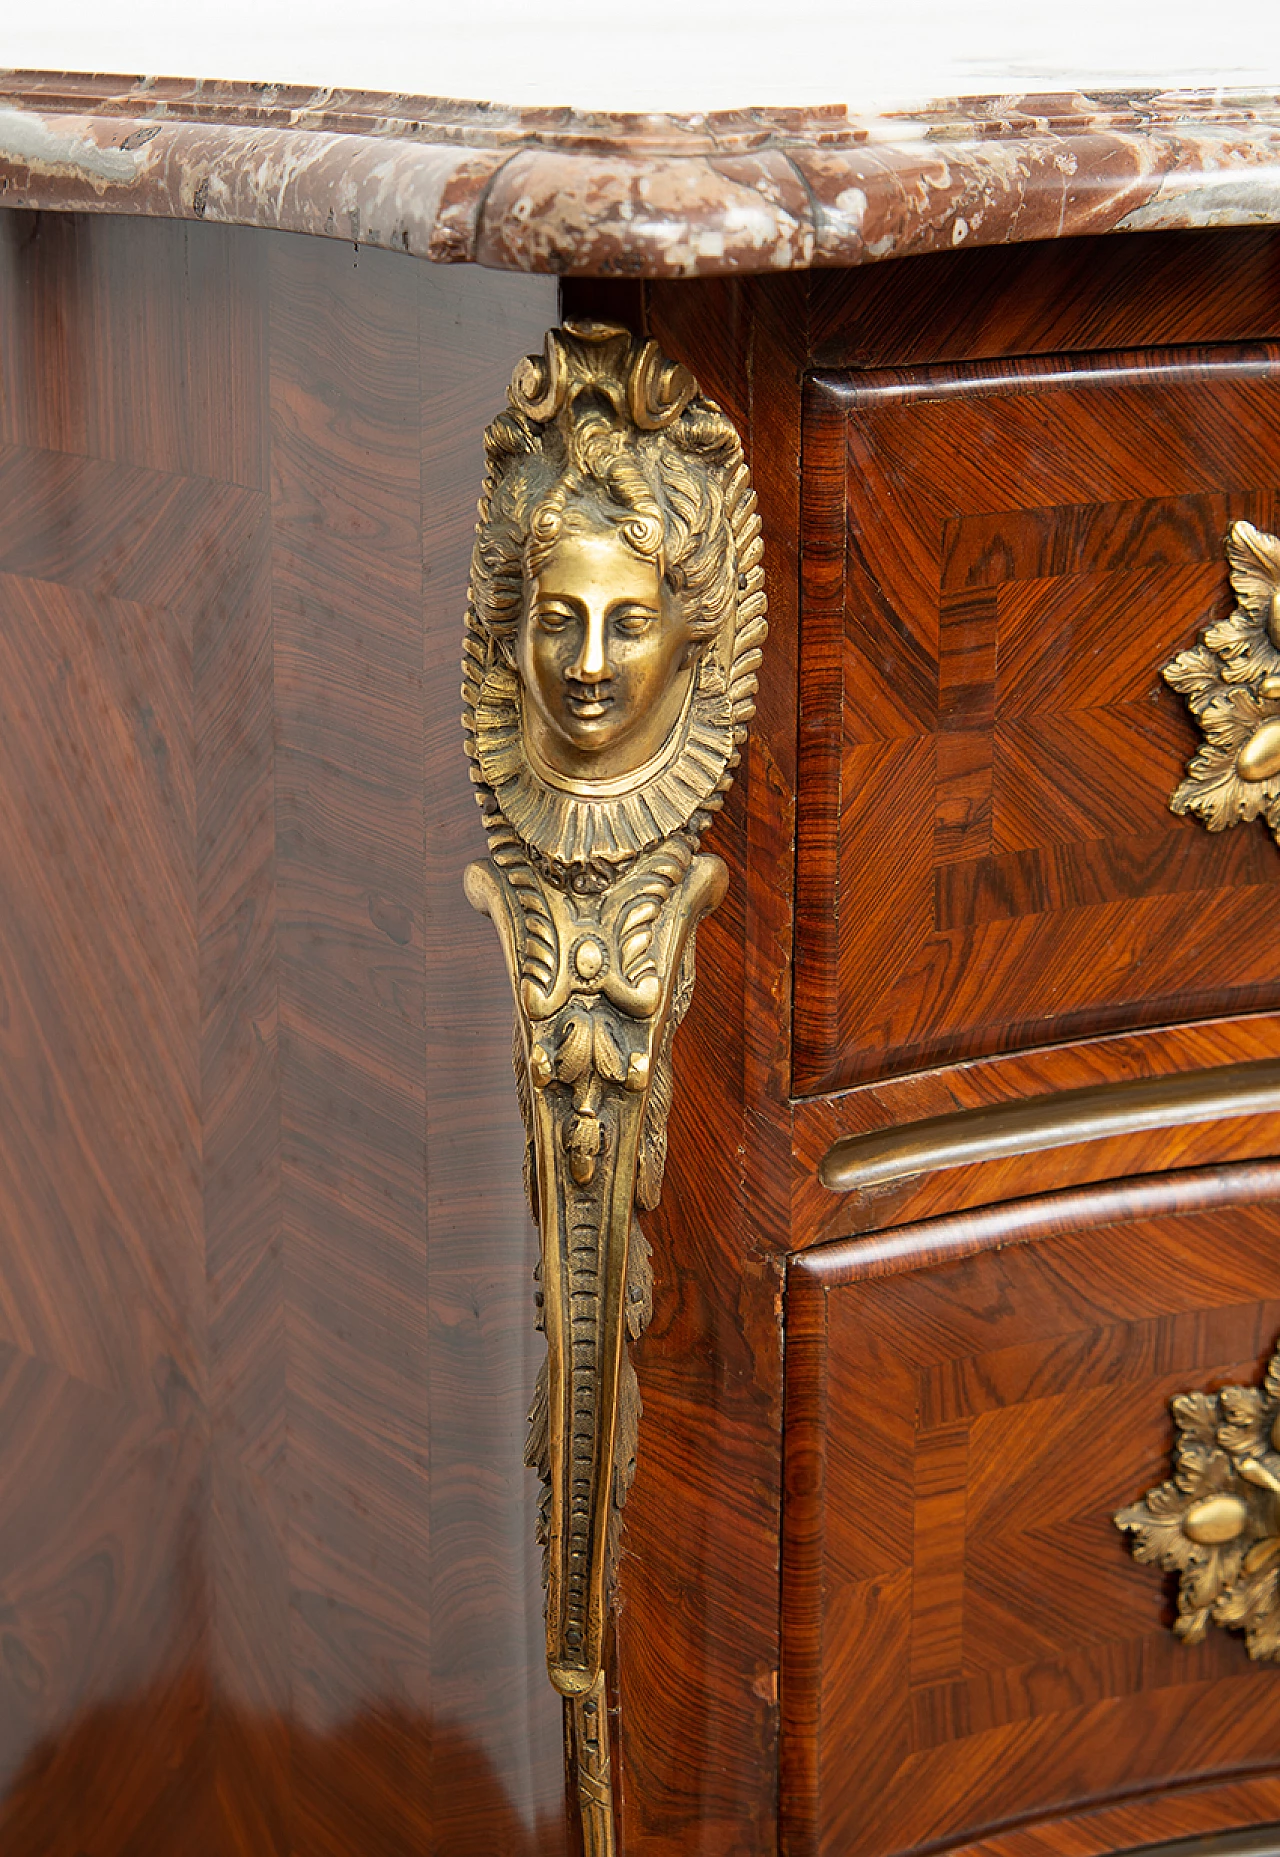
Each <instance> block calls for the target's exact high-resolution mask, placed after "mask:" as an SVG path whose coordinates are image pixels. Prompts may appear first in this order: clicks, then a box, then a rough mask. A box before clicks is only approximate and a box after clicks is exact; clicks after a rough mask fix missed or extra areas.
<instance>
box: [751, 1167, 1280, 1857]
mask: <svg viewBox="0 0 1280 1857" xmlns="http://www.w3.org/2000/svg"><path fill="white" fill-rule="evenodd" d="M1277 1195H1280V1165H1277V1164H1276V1163H1259V1164H1256V1165H1251V1166H1244V1167H1239V1168H1235V1169H1224V1170H1209V1169H1206V1170H1204V1171H1203V1172H1199V1173H1194V1172H1193V1173H1184V1174H1180V1175H1173V1176H1169V1177H1167V1178H1165V1179H1163V1180H1153V1181H1150V1182H1143V1183H1130V1184H1129V1185H1128V1186H1124V1185H1121V1186H1116V1185H1111V1186H1096V1187H1090V1188H1085V1189H1082V1190H1080V1191H1077V1192H1074V1193H1070V1194H1056V1195H1049V1196H1045V1197H1043V1198H1041V1199H1038V1200H1034V1201H1026V1202H1022V1203H1021V1205H1020V1206H1009V1205H1006V1206H1004V1207H1001V1208H996V1209H993V1210H991V1211H987V1212H983V1213H979V1214H972V1215H967V1216H961V1217H958V1218H953V1219H944V1220H937V1221H933V1222H931V1223H930V1224H928V1225H921V1226H916V1227H909V1228H904V1230H903V1231H901V1232H899V1233H896V1234H894V1235H893V1237H892V1241H891V1242H890V1241H886V1240H883V1239H881V1240H877V1239H874V1238H871V1239H864V1240H859V1241H856V1242H853V1243H846V1244H842V1245H833V1246H827V1247H820V1248H818V1249H817V1250H815V1251H812V1252H809V1253H806V1254H805V1256H804V1257H803V1258H801V1259H798V1260H797V1261H796V1262H795V1263H794V1264H793V1267H792V1271H791V1279H790V1289H789V1294H788V1309H787V1336H788V1342H787V1490H788V1496H787V1525H786V1526H787V1545H786V1555H785V1577H784V1624H783V1638H784V1656H783V1698H784V1709H785V1712H786V1746H785V1773H786V1781H785V1785H784V1806H785V1819H786V1824H787V1827H788V1830H787V1842H786V1843H785V1845H784V1848H786V1849H787V1850H788V1851H789V1852H790V1853H791V1854H792V1857H837V1854H840V1857H843V1853H846V1852H848V1851H850V1850H854V1849H856V1850H857V1851H858V1852H859V1853H860V1857H895V1854H896V1853H900V1852H906V1851H911V1850H917V1849H921V1848H925V1849H930V1848H937V1847H951V1846H957V1845H963V1844H966V1843H968V1842H972V1841H977V1840H979V1839H981V1838H983V1837H984V1836H986V1835H989V1834H991V1833H993V1832H994V1831H995V1830H997V1829H998V1828H1000V1827H1002V1826H1008V1825H1009V1824H1011V1823H1017V1822H1019V1821H1025V1820H1028V1819H1046V1818H1048V1819H1052V1818H1058V1817H1066V1816H1072V1815H1078V1814H1080V1813H1082V1812H1087V1811H1088V1810H1089V1809H1090V1808H1100V1807H1101V1806H1102V1805H1103V1804H1106V1803H1108V1802H1113V1801H1115V1800H1117V1799H1120V1798H1126V1799H1128V1800H1130V1801H1136V1802H1138V1803H1139V1804H1142V1802H1146V1804H1144V1805H1143V1810H1142V1812H1139V1813H1138V1814H1137V1816H1136V1817H1134V1818H1132V1822H1131V1823H1130V1824H1129V1828H1128V1830H1127V1831H1126V1832H1124V1834H1123V1835H1121V1834H1119V1833H1117V1838H1118V1840H1119V1846H1120V1848H1124V1846H1125V1844H1126V1843H1128V1844H1142V1843H1146V1842H1151V1841H1155V1840H1157V1839H1159V1838H1160V1837H1164V1836H1170V1835H1176V1833H1177V1832H1178V1829H1179V1824H1178V1823H1174V1824H1173V1825H1172V1826H1170V1825H1169V1824H1168V1823H1167V1822H1166V1819H1163V1818H1161V1816H1160V1812H1159V1809H1158V1808H1159V1802H1160V1799H1161V1796H1162V1795H1164V1794H1166V1793H1167V1791H1168V1789H1169V1788H1170V1787H1172V1786H1188V1785H1194V1786H1208V1785H1209V1783H1210V1782H1213V1783H1214V1784H1219V1785H1225V1783H1226V1782H1232V1786H1231V1787H1229V1788H1228V1789H1227V1791H1226V1792H1224V1793H1223V1796H1222V1800H1220V1802H1219V1804H1218V1806H1217V1807H1215V1808H1214V1809H1213V1810H1212V1811H1210V1812H1209V1816H1208V1818H1207V1819H1204V1820H1203V1821H1201V1820H1196V1819H1194V1818H1187V1817H1186V1816H1185V1814H1184V1816H1183V1817H1182V1819H1181V1821H1180V1823H1181V1829H1182V1830H1183V1831H1185V1830H1187V1829H1190V1828H1192V1827H1193V1826H1194V1827H1195V1828H1197V1829H1203V1830H1206V1831H1208V1830H1214V1829H1217V1828H1219V1827H1221V1826H1224V1825H1225V1826H1230V1825H1232V1824H1239V1823H1244V1822H1248V1821H1249V1819H1250V1817H1251V1816H1256V1815H1257V1814H1256V1813H1255V1811H1254V1808H1253V1805H1252V1804H1251V1803H1250V1800H1249V1798H1247V1797H1245V1794H1244V1793H1242V1792H1241V1791H1240V1787H1241V1786H1244V1787H1245V1790H1246V1792H1247V1790H1248V1786H1250V1785H1252V1784H1253V1782H1254V1779H1255V1778H1256V1776H1258V1775H1260V1774H1263V1773H1265V1772H1267V1771H1268V1770H1269V1771H1270V1772H1271V1773H1272V1775H1273V1776H1274V1775H1275V1773H1276V1770H1277V1766H1278V1765H1280V1761H1278V1756H1277V1750H1278V1749H1280V1739H1278V1736H1277V1724H1278V1723H1280V1670H1277V1669H1276V1667H1275V1666H1274V1665H1273V1664H1267V1663H1263V1662H1258V1663H1253V1662H1250V1660H1249V1657H1248V1654H1247V1651H1246V1647H1245V1644H1244V1642H1243V1640H1242V1638H1241V1637H1240V1635H1239V1634H1238V1633H1236V1632H1229V1631H1226V1630H1221V1629H1217V1628H1213V1629H1211V1630H1210V1631H1209V1632H1208V1633H1207V1635H1206V1637H1205V1639H1204V1641H1203V1642H1202V1643H1200V1644H1193V1645H1188V1644H1183V1643H1181V1642H1180V1641H1179V1640H1178V1639H1177V1638H1176V1637H1175V1636H1174V1634H1173V1632H1172V1631H1171V1630H1170V1629H1169V1625H1170V1621H1171V1618H1172V1609H1171V1603H1170V1590H1171V1582H1170V1581H1169V1580H1167V1579H1164V1578H1162V1576H1161V1575H1160V1573H1159V1571H1158V1569H1156V1568H1154V1567H1151V1566H1141V1565H1138V1564H1136V1563H1135V1561H1134V1560H1133V1559H1132V1558H1131V1556H1130V1553H1129V1550H1128V1548H1127V1547H1126V1545H1125V1541H1124V1539H1123V1538H1122V1537H1121V1535H1120V1533H1119V1531H1118V1530H1117V1529H1116V1527H1115V1525H1114V1523H1113V1521H1112V1516H1113V1514H1114V1512H1115V1511H1116V1510H1118V1509H1120V1508H1121V1507H1123V1506H1124V1505H1127V1504H1132V1503H1135V1502H1137V1501H1138V1500H1139V1499H1140V1498H1141V1496H1142V1495H1143V1493H1144V1492H1145V1491H1147V1490H1148V1489H1150V1488H1151V1487H1152V1486H1153V1485H1155V1484H1158V1483H1159V1482H1161V1481H1162V1480H1163V1479H1164V1478H1165V1477H1166V1476H1168V1475H1169V1474H1170V1470H1171V1459H1170V1451H1171V1445H1172V1441H1173V1435H1174V1431H1173V1425H1172V1422H1171V1419H1170V1414H1169V1401H1170V1399H1171V1398H1172V1397H1173V1396H1174V1395H1176V1394H1180V1393H1185V1392H1189V1391H1212V1390H1215V1389H1217V1388H1219V1387H1222V1386H1225V1385H1232V1384H1238V1385H1244V1386H1252V1385H1257V1384H1258V1383H1259V1382H1260V1381H1261V1378H1262V1372H1263V1369H1264V1367H1265V1364H1266V1361H1267V1359H1268V1357H1269V1355H1270V1353H1271V1349H1272V1347H1273V1345H1274V1343H1275V1341H1276V1337H1277V1334H1280V1251H1278V1249H1277V1245H1276V1237H1277V1232H1278V1231H1280V1204H1278V1203H1277ZM1180 1796H1182V1797H1184V1798H1185V1794H1184V1795H1180ZM1206 1798H1207V1795H1206ZM1267 1798H1268V1800H1269V1804H1266V1805H1264V1806H1263V1807H1262V1808H1260V1809H1262V1810H1264V1811H1265V1812H1269V1813H1271V1814H1273V1815H1274V1812H1275V1809H1276V1805H1277V1795H1276V1790H1275V1786H1274V1783H1272V1784H1271V1786H1270V1791H1269V1793H1268V1794H1267ZM1149 1808H1150V1809H1149ZM1206 1809H1208V1808H1207V1807H1206ZM1144 1813H1147V1816H1144V1815H1143V1814H1144ZM1104 1842H1105V1841H1104ZM1064 1848H1065V1847H1064ZM1081 1848H1083V1847H1081Z"/></svg>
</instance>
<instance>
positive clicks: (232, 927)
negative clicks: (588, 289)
mask: <svg viewBox="0 0 1280 1857" xmlns="http://www.w3.org/2000/svg"><path fill="white" fill-rule="evenodd" d="M0 241H2V242H0V486H2V494H0V663H2V667H3V675H2V677H0V712H2V713H0V795H2V800H0V921H2V922H3V936H2V937H0V1104H2V1106H3V1107H2V1113H0V1399H2V1400H3V1401H4V1404H5V1411H6V1423H5V1425H4V1427H3V1444H2V1445H0V1458H2V1459H3V1461H2V1462H0V1487H3V1490H4V1496H5V1501H4V1506H3V1519H2V1520H0V1650H2V1651H3V1655H2V1656H0V1774H2V1775H3V1782H2V1785H0V1794H2V1799H0V1842H2V1843H3V1847H4V1850H5V1852H6V1854H8V1853H13V1857H82V1853H88V1852H92V1853H93V1857H115V1854H117V1853H118V1854H119V1857H151V1854H152V1853H154V1854H155V1857H203V1853H205V1852H207V1853H209V1857H229V1854H230V1853H232V1852H243V1853H246V1857H248V1854H250V1853H251V1854H252V1857H292V1854H295V1853H296V1854H298V1857H300V1854H301V1853H304V1852H305V1853H306V1854H307V1857H356V1853H360V1854H361V1857H363V1854H364V1853H367V1852H374V1851H376V1852H377V1853H378V1854H379V1857H383V1853H385V1854H386V1857H410V1854H411V1853H412V1857H421V1853H423V1852H425V1851H428V1850H429V1851H431V1852H432V1853H433V1857H436V1854H439V1857H445V1854H446V1853H457V1857H464V1854H465V1857H473V1854H474V1853H476V1852H478V1851H485V1852H493V1853H495V1857H508V1854H509V1857H563V1854H564V1853H565V1851H566V1849H567V1844H566V1838H567V1831H566V1824H565V1815H564V1803H563V1784H562V1777H561V1751H560V1747H561V1730H560V1720H559V1707H558V1704H557V1702H556V1699H555V1698H554V1696H553V1695H552V1694H551V1692H550V1690H549V1689H548V1688H547V1686H546V1685H545V1682H544V1680H543V1676H542V1668H541V1663H542V1660H541V1645H540V1637H541V1632H540V1628H539V1618H538V1605H539V1601H538V1570H537V1565H536V1561H537V1550H536V1546H535V1544H534V1542H533V1539H532V1529H531V1510H532V1490H531V1488H530V1486H529V1485H530V1481H531V1480H530V1479H529V1478H528V1476H527V1473H526V1472H525V1471H524V1470H523V1468H522V1464H521V1456H522V1447H523V1420H524V1409H525V1406H526V1404H527V1400H528V1395H529V1389H530V1387H531V1385H532V1381H533V1375H534V1372H535V1370H536V1356H535V1349H536V1346H537V1342H536V1337H535V1336H534V1334H533V1330H532V1296H531V1284H530V1272H531V1269H532V1263H533V1256H534V1245H533V1238H532V1233H531V1230H530V1226H529V1221H528V1217H527V1213H526V1210H525V1207H524V1205H523V1201H522V1190H521V1178H520V1155H521V1150H522V1141H521V1137H520V1133H519V1128H518V1115H517V1111H516V1108H515V1103H514V1098H513V1096H512V1094H511V1090H510V1002H509V997H508V995H507V988H506V982H505V978H504V977H503V975H502V971H501V962H500V960H497V959H490V958H489V957H490V955H492V954H494V953H495V952H496V951H495V950H491V949H490V948H488V947H487V946H486V945H485V943H484V941H483V939H482V937H481V936H480V934H479V933H478V932H477V930H476V928H475V926H474V918H473V917H472V916H471V913H470V911H469V910H467V908H466V905H465V902H464V900H463V897H462V892H461V884H460V877H461V870H462V866H463V864H464V863H465V862H466V860H467V859H468V857H470V856H472V855H474V852H475V849H476V845H477V837H478V834H477V832H476V821H475V806H474V801H473V799H472V796H471V791H470V784H469V782H468V780H467V778H466V771H465V763H464V760H463V756H462V754H461V745H460V741H459V739H458V736H457V726H456V712H457V683H458V673H457V663H456V659H457V639H458V634H459V627H460V618H461V611H462V602H463V597H464V592H465V583H466V569H467V562H468V557H469V551H470V535H471V528H472V523H473V521H474V497H475V485H476V483H477V482H478V481H479V474H480V468H481V457H480V434H481V432H482V429H483V425H484V422H485V420H486V419H487V418H488V417H489V416H490V414H491V412H492V410H493V409H494V407H495V406H497V405H499V404H501V401H502V396H503V393H504V391H505V384H506V380H507V377H508V375H509V372H510V367H511V362H512V358H513V355H518V354H519V353H521V352H523V351H524V350H525V349H526V348H531V347H534V346H536V345H537V343H538V342H539V341H540V338H541V333H542V330H543V328H544V327H545V326H546V324H547V323H549V322H551V321H554V320H555V313H556V310H555V294H554V287H553V286H552V285H551V284H549V283H545V282H541V281H538V280H519V281H517V280H503V281H502V282H501V283H499V282H498V280H493V279H490V278H488V277H486V276H485V275H484V274H482V273H476V272H470V273H450V274H441V273H435V272H429V271H428V270H426V269H425V268H423V267H420V266H417V265H415V264H413V263H411V262H410V261H409V260H407V259H403V260H398V259H395V258H392V257H390V256H387V255H385V254H369V253H366V252H363V251H355V250H353V249H352V248H349V247H342V246H339V245H333V244H329V243H327V242H315V243H312V242H310V241H306V240H302V239H294V238H290V237H287V236H283V235H261V234H255V233H248V232H231V231H228V230H225V229H218V228H215V227H207V226H206V227H199V228H191V229H188V228H184V227H180V226H175V225H165V224H154V223H146V222H129V221H109V220H99V221H97V222H91V221H86V220H79V219H76V218H73V217H65V216H60V215H55V216H50V217H42V216H29V215H0Z"/></svg>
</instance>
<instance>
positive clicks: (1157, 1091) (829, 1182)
mask: <svg viewBox="0 0 1280 1857" xmlns="http://www.w3.org/2000/svg"><path fill="white" fill-rule="evenodd" d="M1277 1113H1280V1058H1258V1059H1255V1060H1254V1061H1253V1062H1251V1063H1248V1064H1225V1065H1222V1066H1220V1067H1219V1068H1218V1069H1216V1070H1188V1071H1183V1072H1182V1073H1181V1074H1180V1075H1179V1076H1175V1077H1137V1078H1134V1079H1132V1080H1131V1081H1128V1082H1124V1083H1104V1084H1095V1085H1090V1086H1089V1087H1088V1088H1086V1089H1082V1090H1060V1091H1056V1092H1055V1093H1054V1094H1053V1095H1051V1096H1032V1097H1027V1098H1024V1099H1023V1100H1022V1101H1021V1102H1015V1103H1000V1104H997V1105H993V1106H991V1107H990V1108H983V1109H960V1110H957V1111H956V1113H955V1114H954V1115H941V1116H931V1117H930V1118H929V1119H928V1120H927V1121H923V1122H908V1123H906V1124H905V1125H904V1126H903V1127H900V1128H889V1129H877V1130H876V1131H875V1132H874V1133H873V1134H868V1135H845V1136H843V1137H842V1139H841V1140H839V1141H837V1142H835V1143H834V1144H833V1146H832V1147H830V1148H829V1149H828V1150H827V1153H826V1154H825V1155H824V1156H823V1158H822V1161H821V1162H820V1164H819V1167H818V1178H819V1179H820V1180H821V1182H822V1184H823V1186H826V1187H830V1189H831V1191H832V1192H833V1193H857V1192H861V1191H864V1190H865V1189H866V1188H868V1187H876V1186H887V1185H889V1184H890V1183H891V1182H893V1181H896V1180H907V1179H910V1178H911V1176H912V1175H914V1174H923V1173H934V1172H937V1171H940V1170H942V1169H944V1168H949V1167H965V1166H968V1165H969V1164H970V1163H972V1162H974V1161H988V1160H994V1159H997V1158H999V1157H1000V1156H1003V1155H1012V1154H1036V1153H1040V1152H1042V1151H1044V1150H1045V1149H1048V1148H1065V1147H1069V1146H1070V1145H1071V1144H1072V1143H1074V1142H1078V1141H1103V1140H1105V1139H1106V1138H1107V1137H1108V1136H1112V1135H1131V1134H1138V1133H1140V1132H1142V1131H1143V1130H1146V1129H1150V1128H1180V1127H1183V1126H1185V1125H1186V1124H1187V1123H1190V1122H1216V1121H1221V1120H1223V1119H1225V1118H1227V1117H1231V1116H1246V1115H1269V1114H1277Z"/></svg>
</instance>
